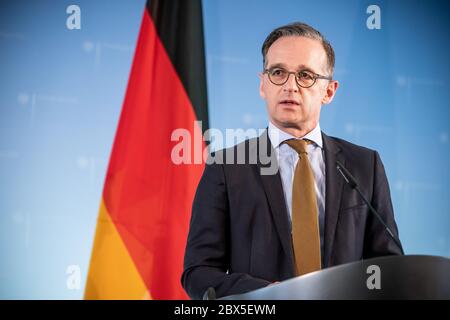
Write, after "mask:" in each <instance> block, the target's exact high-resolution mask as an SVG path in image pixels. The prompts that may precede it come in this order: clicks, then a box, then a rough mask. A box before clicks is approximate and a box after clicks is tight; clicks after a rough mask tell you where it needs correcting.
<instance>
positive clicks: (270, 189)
mask: <svg viewBox="0 0 450 320" xmlns="http://www.w3.org/2000/svg"><path fill="white" fill-rule="evenodd" d="M258 147H259V148H260V149H262V150H266V151H265V152H259V153H258V156H257V159H258V165H257V169H258V171H259V172H258V175H259V176H260V177H261V181H262V185H263V187H264V191H265V193H266V197H267V200H268V202H269V206H270V211H271V213H272V217H273V221H274V223H275V227H276V230H277V232H278V235H279V237H280V242H281V245H282V247H283V249H284V251H285V254H286V257H288V259H289V264H291V266H292V272H294V256H293V249H292V242H291V237H290V234H291V231H290V226H289V221H288V211H287V208H286V203H285V199H284V194H283V185H282V183H281V176H280V172H279V170H278V161H277V159H276V154H275V150H274V149H273V147H272V144H271V143H270V139H269V137H268V131H267V130H265V131H264V132H263V133H262V134H261V136H260V137H259V138H258ZM253 152H255V151H253ZM268 167H274V168H276V169H275V170H276V171H274V170H272V169H271V170H267V168H268ZM268 173H271V174H268Z"/></svg>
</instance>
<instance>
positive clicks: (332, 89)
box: [322, 80, 339, 104]
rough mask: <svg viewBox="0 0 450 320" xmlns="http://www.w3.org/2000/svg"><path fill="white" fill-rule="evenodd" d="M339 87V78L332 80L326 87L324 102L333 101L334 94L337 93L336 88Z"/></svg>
mask: <svg viewBox="0 0 450 320" xmlns="http://www.w3.org/2000/svg"><path fill="white" fill-rule="evenodd" d="M338 87H339V82H338V81H337V80H331V81H330V82H329V83H328V85H327V87H326V89H325V95H324V97H323V99H322V104H329V103H330V102H331V101H333V98H334V95H335V94H336V90H337V88H338Z"/></svg>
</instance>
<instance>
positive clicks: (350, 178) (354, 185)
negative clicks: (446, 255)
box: [336, 161, 405, 255]
mask: <svg viewBox="0 0 450 320" xmlns="http://www.w3.org/2000/svg"><path fill="white" fill-rule="evenodd" d="M336 168H337V170H338V171H339V172H340V174H341V175H342V176H343V177H344V180H345V182H346V183H347V184H348V185H349V186H350V187H351V188H352V189H354V190H356V192H358V194H359V196H360V197H361V199H362V200H363V201H364V203H365V204H366V205H367V207H368V208H369V209H370V212H372V214H373V215H375V217H376V218H377V219H378V221H379V222H380V223H381V224H382V225H383V226H384V229H385V230H386V232H387V233H388V234H389V236H390V237H391V238H392V240H394V243H395V244H396V245H397V247H398V248H399V249H400V251H401V253H402V255H404V254H405V253H404V252H403V248H402V245H401V244H400V241H399V240H398V239H397V238H396V237H395V235H394V233H393V232H392V230H391V229H389V227H388V226H387V224H386V223H385V222H384V221H383V219H382V218H381V217H380V215H379V214H378V212H377V211H376V210H375V209H374V208H373V207H372V205H371V204H370V203H369V201H367V199H366V197H364V195H363V194H362V192H361V190H360V189H359V187H358V183H356V180H355V178H354V177H353V176H352V174H351V173H350V172H349V171H348V170H347V169H346V168H345V167H344V166H343V165H342V163H341V162H339V161H336Z"/></svg>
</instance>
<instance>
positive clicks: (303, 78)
mask: <svg viewBox="0 0 450 320" xmlns="http://www.w3.org/2000/svg"><path fill="white" fill-rule="evenodd" d="M263 73H267V75H268V76H269V80H270V82H272V83H273V84H275V85H277V86H282V85H283V84H285V83H286V82H287V81H288V79H289V76H290V75H291V74H293V75H295V81H296V82H297V84H298V85H299V86H300V87H302V88H309V87H312V86H313V85H314V83H316V80H317V79H325V80H332V78H331V77H326V76H321V75H320V74H317V73H314V72H312V71H309V70H300V71H296V72H294V71H291V72H289V71H287V70H284V69H283V68H271V69H264V72H263Z"/></svg>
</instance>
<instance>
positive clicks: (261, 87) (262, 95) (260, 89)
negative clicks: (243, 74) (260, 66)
mask: <svg viewBox="0 0 450 320" xmlns="http://www.w3.org/2000/svg"><path fill="white" fill-rule="evenodd" d="M258 77H259V95H260V96H261V98H263V99H264V100H266V94H265V92H264V87H263V86H264V74H262V73H258Z"/></svg>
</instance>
